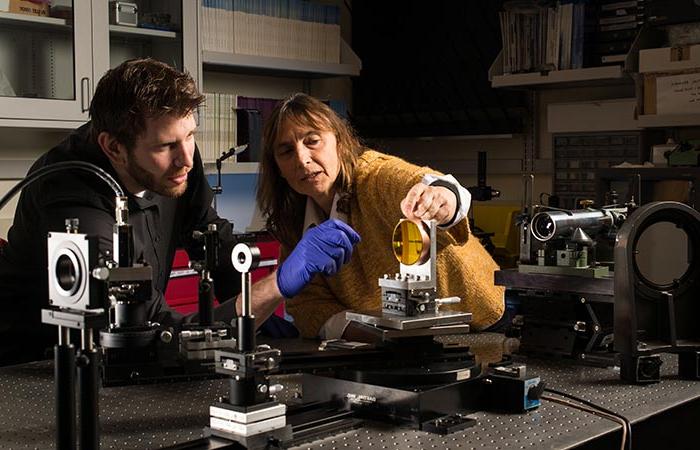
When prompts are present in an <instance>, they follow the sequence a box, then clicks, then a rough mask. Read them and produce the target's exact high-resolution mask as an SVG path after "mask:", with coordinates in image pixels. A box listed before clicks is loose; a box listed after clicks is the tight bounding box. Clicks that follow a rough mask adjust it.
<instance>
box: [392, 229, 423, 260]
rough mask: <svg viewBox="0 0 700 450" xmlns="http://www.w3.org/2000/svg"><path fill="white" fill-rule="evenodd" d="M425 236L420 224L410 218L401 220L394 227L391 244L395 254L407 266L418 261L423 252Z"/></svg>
mask: <svg viewBox="0 0 700 450" xmlns="http://www.w3.org/2000/svg"><path fill="white" fill-rule="evenodd" d="M423 245H424V243H423V236H422V234H421V230H420V228H419V225H418V224H417V223H415V222H412V221H410V220H401V221H400V222H399V223H398V224H396V227H395V228H394V235H393V238H392V242H391V246H392V249H393V250H394V256H396V259H398V260H399V262H400V263H401V264H403V265H406V266H411V265H413V264H415V263H417V262H418V261H419V260H420V258H421V255H422V253H423Z"/></svg>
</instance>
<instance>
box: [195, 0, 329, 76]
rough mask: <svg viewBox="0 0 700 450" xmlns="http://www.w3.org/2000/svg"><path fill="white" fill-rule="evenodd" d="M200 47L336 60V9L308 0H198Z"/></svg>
mask: <svg viewBox="0 0 700 450" xmlns="http://www.w3.org/2000/svg"><path fill="white" fill-rule="evenodd" d="M201 1H202V19H201V20H202V24H203V27H202V38H201V39H202V49H203V50H205V51H214V52H223V53H233V54H242V55H255V56H267V57H275V58H286V59H295V60H306V61H314V62H325V63H335V64H338V63H340V8H339V7H338V6H337V5H328V4H324V3H321V2H317V1H307V0H265V1H250V0H201Z"/></svg>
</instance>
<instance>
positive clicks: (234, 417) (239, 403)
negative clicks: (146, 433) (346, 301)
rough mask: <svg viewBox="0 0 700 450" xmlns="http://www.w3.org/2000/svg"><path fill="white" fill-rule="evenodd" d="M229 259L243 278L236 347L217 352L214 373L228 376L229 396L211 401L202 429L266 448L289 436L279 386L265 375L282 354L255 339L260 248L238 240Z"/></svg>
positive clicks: (250, 446) (247, 446)
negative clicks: (254, 278) (253, 276)
mask: <svg viewBox="0 0 700 450" xmlns="http://www.w3.org/2000/svg"><path fill="white" fill-rule="evenodd" d="M231 261H232V262H233V266H234V268H235V269H236V270H237V271H239V272H240V273H241V281H242V291H241V298H242V305H241V306H242V308H241V315H240V316H239V317H238V319H237V324H238V342H237V349H236V351H228V352H226V351H219V350H217V351H216V352H215V355H216V356H215V358H216V365H217V368H216V371H217V373H221V374H226V375H228V376H229V377H230V379H229V396H228V398H224V399H221V400H220V401H219V402H216V403H214V404H213V405H211V407H210V413H211V417H210V422H209V424H210V427H209V428H208V429H207V430H206V431H207V433H209V434H211V435H213V436H218V437H222V438H225V439H229V440H232V441H235V442H238V443H240V444H241V445H243V446H245V447H246V448H267V446H268V444H269V443H270V442H271V441H278V442H279V441H283V440H289V439H290V438H291V435H292V434H291V433H292V430H291V426H289V425H287V421H286V416H285V414H286V412H287V407H286V406H285V405H284V404H282V403H279V402H277V401H276V399H275V398H274V394H275V393H277V392H279V390H281V388H282V386H281V385H272V386H270V383H269V378H268V374H269V373H270V372H272V371H274V370H276V369H277V368H278V366H279V361H280V358H281V356H280V351H279V350H277V349H273V348H270V347H269V346H266V345H261V346H257V345H256V343H255V316H254V315H253V313H252V307H251V290H250V286H251V281H250V271H251V270H252V269H255V268H256V267H257V266H258V264H259V262H260V250H259V249H258V248H257V247H254V246H248V245H246V244H238V245H236V247H234V249H233V252H232V255H231Z"/></svg>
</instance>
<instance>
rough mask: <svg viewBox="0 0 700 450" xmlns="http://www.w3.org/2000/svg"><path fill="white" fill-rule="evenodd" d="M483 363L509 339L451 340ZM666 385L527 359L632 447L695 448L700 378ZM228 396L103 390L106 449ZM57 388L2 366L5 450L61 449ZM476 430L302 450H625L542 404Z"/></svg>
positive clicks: (397, 435)
mask: <svg viewBox="0 0 700 450" xmlns="http://www.w3.org/2000/svg"><path fill="white" fill-rule="evenodd" d="M453 339H454V340H456V341H458V342H462V343H467V344H468V345H470V347H471V348H472V350H473V352H474V353H475V354H476V355H477V359H481V360H482V362H488V361H489V360H494V359H499V358H500V351H501V350H500V349H501V348H502V340H503V337H502V336H501V335H498V334H493V333H481V334H477V333H475V334H471V335H469V336H466V337H459V338H458V337H454V338H453ZM662 359H663V361H664V364H663V365H662V380H661V382H660V383H655V384H649V385H641V386H640V385H629V384H625V383H623V382H621V381H620V380H619V373H618V372H617V371H616V370H615V369H613V368H595V367H585V366H580V365H574V364H572V363H571V362H570V361H564V360H557V361H554V360H551V361H547V360H534V359H529V360H526V361H525V362H526V363H527V366H528V372H529V373H530V374H533V375H539V376H540V377H541V379H542V380H543V381H544V382H545V383H546V386H547V387H549V388H552V389H556V390H559V391H564V392H567V393H569V394H573V395H576V396H578V397H581V398H583V399H586V400H588V401H589V402H593V403H595V404H597V405H599V406H602V407H605V408H607V409H609V410H612V411H614V412H615V413H618V414H621V415H623V416H624V417H626V418H627V419H628V420H630V421H631V422H632V443H633V448H661V447H662V446H663V448H666V449H683V448H688V449H694V448H700V445H698V444H697V443H696V442H695V431H696V429H697V428H698V425H697V424H699V423H700V381H687V380H680V379H678V378H677V377H676V376H675V372H676V357H675V356H673V355H663V356H662ZM279 378H280V379H281V381H283V384H285V386H286V391H283V392H284V394H283V395H282V396H281V397H280V400H282V401H289V400H290V399H292V398H293V396H294V394H295V391H298V390H299V389H300V383H299V377H298V376H297V375H282V376H279ZM226 393H227V384H226V380H223V379H217V380H199V381H189V382H178V383H161V384H151V385H136V386H124V387H110V388H103V389H101V390H100V423H101V435H100V438H101V439H100V442H101V448H102V449H120V450H122V449H154V448H163V447H170V446H173V445H176V444H180V443H184V442H187V441H192V440H196V439H199V438H201V437H203V435H204V434H203V427H204V426H206V425H207V424H208V420H209V416H208V411H209V404H210V403H211V402H212V401H213V400H214V399H216V398H217V397H218V396H220V395H225V394H226ZM53 406H54V387H53V368H52V365H51V362H50V361H41V362H34V363H29V364H23V365H19V366H10V367H3V368H0V449H42V450H43V449H48V448H53V447H54V435H55V430H54V408H53ZM471 417H473V418H474V419H476V422H477V423H476V425H474V426H472V427H470V428H467V429H465V430H462V431H459V432H456V433H453V434H450V435H447V436H439V435H433V434H429V433H426V432H421V431H415V430H411V429H405V428H399V427H392V426H390V425H386V424H378V423H369V422H368V423H365V424H364V425H363V426H362V427H361V428H359V429H355V430H352V431H348V432H345V433H341V434H338V435H334V436H332V437H327V438H325V439H322V440H317V441H313V442H310V443H307V444H304V445H301V446H299V447H295V448H304V449H324V450H329V449H358V448H363V449H538V450H539V449H548V448H552V449H554V448H562V449H565V448H590V449H604V448H611V449H617V448H620V443H621V439H622V426H621V425H619V424H617V423H615V422H613V421H611V420H608V419H605V418H602V417H599V416H596V415H592V414H590V413H586V412H583V411H579V410H577V409H573V408H570V407H567V406H563V405H560V404H557V403H552V402H551V401H547V400H543V401H542V405H541V406H540V407H539V408H538V409H536V410H533V411H530V412H528V413H525V414H495V413H490V412H477V413H474V414H472V415H471Z"/></svg>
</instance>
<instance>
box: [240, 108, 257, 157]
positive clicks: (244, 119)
mask: <svg viewBox="0 0 700 450" xmlns="http://www.w3.org/2000/svg"><path fill="white" fill-rule="evenodd" d="M236 129H237V133H236V145H244V144H247V145H248V148H247V149H246V150H245V151H244V152H243V153H241V154H239V155H237V161H239V162H257V161H260V155H261V154H262V147H261V143H262V118H261V115H260V111H258V110H257V109H246V108H236Z"/></svg>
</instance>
